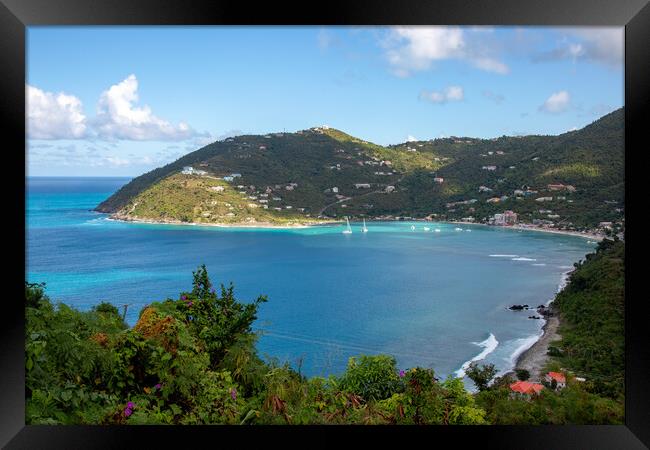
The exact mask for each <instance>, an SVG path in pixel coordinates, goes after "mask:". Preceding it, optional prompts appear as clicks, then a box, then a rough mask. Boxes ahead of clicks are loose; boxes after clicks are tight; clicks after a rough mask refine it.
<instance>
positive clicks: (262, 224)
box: [103, 213, 341, 229]
mask: <svg viewBox="0 0 650 450" xmlns="http://www.w3.org/2000/svg"><path fill="white" fill-rule="evenodd" d="M103 214H105V213H103ZM106 220H111V221H114V222H124V223H136V224H137V223H141V224H149V225H185V226H194V227H217V228H264V229H266V228H278V229H294V228H309V227H314V226H323V225H330V224H336V223H341V222H314V223H296V224H286V225H278V224H274V223H271V222H254V223H249V222H246V223H232V224H231V223H202V222H180V221H166V222H162V221H157V220H149V219H140V218H138V219H133V218H128V219H126V218H123V217H115V216H114V215H109V216H108V217H107V218H106Z"/></svg>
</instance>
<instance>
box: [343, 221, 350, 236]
mask: <svg viewBox="0 0 650 450" xmlns="http://www.w3.org/2000/svg"><path fill="white" fill-rule="evenodd" d="M345 221H346V222H347V224H348V228H347V229H345V230H343V234H352V228H350V221H349V220H348V218H347V217H346V218H345Z"/></svg>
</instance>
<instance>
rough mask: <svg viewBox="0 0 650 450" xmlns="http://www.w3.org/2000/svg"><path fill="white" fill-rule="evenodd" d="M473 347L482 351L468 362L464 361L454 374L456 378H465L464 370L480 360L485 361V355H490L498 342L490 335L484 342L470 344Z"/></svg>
mask: <svg viewBox="0 0 650 450" xmlns="http://www.w3.org/2000/svg"><path fill="white" fill-rule="evenodd" d="M472 344H474V345H478V346H479V347H483V351H482V352H481V353H479V354H478V355H476V356H475V357H473V358H472V359H470V360H469V361H465V362H464V363H463V365H462V366H461V367H460V369H458V370H457V371H456V372H455V373H456V376H457V377H458V378H463V377H464V376H465V370H467V369H468V368H469V365H470V364H471V363H473V362H474V361H480V360H482V359H485V357H486V356H487V355H489V354H490V353H492V352H493V351H494V349H496V348H497V346H498V345H499V341H497V339H496V338H495V337H494V335H493V334H492V333H490V336H489V337H488V338H487V339H486V340H484V341H483V342H472Z"/></svg>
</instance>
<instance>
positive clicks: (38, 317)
mask: <svg viewBox="0 0 650 450" xmlns="http://www.w3.org/2000/svg"><path fill="white" fill-rule="evenodd" d="M623 252H624V244H623V243H622V242H613V241H608V240H606V241H603V243H601V244H600V245H599V247H598V250H597V252H596V253H595V254H593V255H588V256H587V259H586V260H585V262H583V263H580V264H578V265H577V268H576V271H575V272H574V273H573V275H572V277H571V282H570V284H569V286H570V288H568V289H565V291H563V293H561V294H560V295H559V296H558V299H557V302H558V306H559V308H560V311H561V313H562V317H563V320H564V323H565V324H566V325H565V328H563V335H564V336H565V340H564V341H563V342H561V343H559V344H558V350H557V351H558V352H559V354H560V355H561V356H560V357H559V359H557V360H555V361H554V363H553V364H561V365H562V367H563V368H565V369H571V370H573V371H574V372H575V373H576V374H580V375H583V376H586V377H587V382H578V381H576V380H575V379H574V376H573V375H572V374H571V373H569V374H568V375H569V376H568V379H567V387H566V388H565V389H563V390H560V391H554V390H552V389H551V388H550V387H549V388H548V389H545V390H543V391H542V393H541V395H539V396H535V397H533V398H513V397H512V396H511V393H510V390H509V384H510V383H511V382H512V381H513V380H512V379H511V378H510V377H505V378H501V379H496V380H492V382H491V383H490V380H491V379H492V377H493V376H494V370H493V367H489V366H483V367H480V366H476V365H473V366H471V367H470V368H469V369H468V371H467V373H468V376H470V378H471V379H472V380H473V381H474V382H475V384H476V386H477V387H478V388H479V391H478V393H475V394H473V393H470V392H468V391H467V390H465V388H464V385H463V382H462V380H461V379H458V378H451V377H450V378H447V379H446V380H439V379H437V378H436V377H435V373H434V371H433V370H432V369H430V368H422V367H415V368H410V369H406V368H404V369H401V370H400V368H398V367H397V365H396V361H395V359H394V358H392V357H391V356H388V355H373V356H369V355H361V356H359V357H356V358H351V359H350V360H349V363H348V367H347V370H346V371H345V372H344V373H343V374H342V375H340V376H330V377H329V378H321V377H313V378H306V377H304V376H302V375H301V374H300V373H298V372H296V371H295V370H294V369H292V368H291V367H289V366H288V365H287V364H280V363H279V362H277V361H270V362H264V361H262V360H261V359H260V358H259V356H258V355H257V352H256V349H255V342H256V337H257V336H256V334H255V333H254V332H253V331H252V324H253V323H254V321H255V320H256V317H257V311H258V308H259V307H260V305H262V304H263V303H264V302H266V301H267V299H266V297H264V296H260V297H258V298H257V299H255V300H254V301H253V302H250V303H240V302H238V301H237V300H236V299H235V297H234V288H233V286H232V285H231V286H228V287H225V286H223V285H221V286H220V287H219V288H218V289H215V287H214V286H213V285H212V283H211V281H210V279H209V277H208V273H207V271H206V269H205V267H204V266H202V267H200V268H199V269H198V270H197V271H196V272H194V282H193V287H192V290H191V291H188V292H182V293H180V295H179V297H178V298H177V299H167V300H165V301H162V302H154V303H152V304H150V305H148V306H146V307H145V308H143V309H142V311H141V312H140V316H139V319H138V321H137V323H136V325H135V326H134V327H132V328H129V327H128V326H127V325H126V324H125V323H124V320H123V318H122V317H121V316H120V314H119V311H118V310H117V308H115V307H114V306H113V305H111V304H108V303H101V304H99V305H97V306H96V307H94V308H93V309H92V310H90V311H85V312H82V311H78V310H76V309H74V308H71V307H69V306H67V305H65V304H58V305H54V304H52V302H51V301H50V300H49V298H48V297H47V295H46V294H45V290H44V285H42V284H30V283H26V289H25V295H26V297H25V299H26V336H25V337H26V341H25V351H26V423H28V424H448V425H454V424H559V423H573V424H611V423H614V424H619V423H623V399H622V392H623V391H622V369H623V361H622V342H623V334H622V308H623V305H622V291H621V286H622V283H623V270H622V268H623V265H622V264H623V262H622V261H623V255H624V253H623ZM594 296H595V297H597V300H596V301H594V302H592V301H591V299H592V298H593V297H594ZM596 318H600V319H596ZM592 326H596V327H598V328H599V329H600V330H601V331H598V332H597V333H599V334H596V335H592V332H593V330H591V327H592ZM582 348H586V349H587V350H585V351H580V350H579V349H582Z"/></svg>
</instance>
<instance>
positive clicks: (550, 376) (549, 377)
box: [544, 372, 566, 388]
mask: <svg viewBox="0 0 650 450" xmlns="http://www.w3.org/2000/svg"><path fill="white" fill-rule="evenodd" d="M544 378H545V379H546V381H547V382H549V383H551V382H553V380H555V383H556V384H557V387H559V388H563V387H564V386H566V377H565V376H564V374H563V373H560V372H549V373H547V374H546V375H545V377H544Z"/></svg>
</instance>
